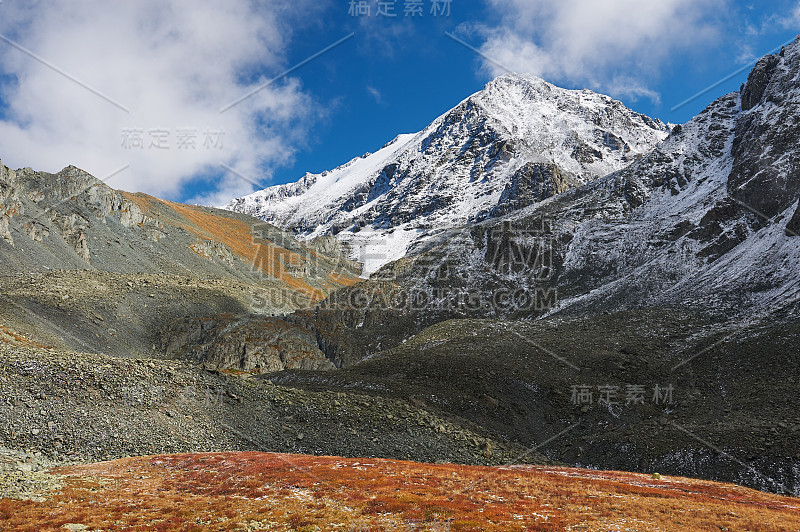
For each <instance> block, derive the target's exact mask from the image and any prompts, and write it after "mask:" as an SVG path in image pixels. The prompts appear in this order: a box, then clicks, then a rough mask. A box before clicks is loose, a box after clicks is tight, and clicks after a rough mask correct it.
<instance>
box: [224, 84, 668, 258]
mask: <svg viewBox="0 0 800 532" xmlns="http://www.w3.org/2000/svg"><path fill="white" fill-rule="evenodd" d="M667 132H668V128H667V127H666V126H665V125H664V124H663V123H661V122H660V121H658V120H653V119H650V118H648V117H646V116H644V115H641V114H638V113H635V112H633V111H631V110H630V109H627V108H626V107H625V106H623V105H622V104H621V103H620V102H618V101H615V100H612V99H611V98H609V97H607V96H603V95H600V94H596V93H594V92H591V91H588V90H582V91H569V90H565V89H561V88H558V87H556V86H554V85H551V84H549V83H547V82H545V81H543V80H541V79H539V78H535V77H532V76H520V75H516V74H509V75H505V76H501V77H499V78H497V79H495V80H494V81H492V82H490V83H489V84H488V85H486V87H485V88H484V89H483V90H482V91H481V92H478V93H476V94H474V95H472V96H470V97H469V98H467V99H466V100H464V101H463V102H461V103H460V104H459V105H458V106H456V107H455V108H454V109H452V110H451V111H449V112H447V113H445V114H444V115H442V116H441V117H439V118H437V119H436V120H435V121H434V122H433V123H432V124H431V125H430V126H428V127H427V128H425V129H424V130H423V131H421V132H420V133H417V134H413V135H400V136H399V137H397V138H396V139H395V140H393V141H392V142H390V143H389V144H387V145H386V146H384V147H383V148H382V149H381V150H379V151H378V152H377V153H374V154H367V155H365V156H363V157H359V158H356V159H354V160H352V161H350V162H349V163H347V164H345V165H343V166H340V167H339V168H336V169H335V170H332V171H330V172H323V173H322V174H318V175H317V174H306V175H305V176H304V177H303V178H302V179H300V180H299V181H298V182H296V183H292V184H288V185H279V186H275V187H270V188H268V189H265V190H263V191H260V192H257V193H255V194H252V195H250V196H246V197H243V198H238V199H236V200H233V201H232V202H231V203H229V204H228V205H227V206H226V208H228V209H231V210H234V211H237V212H243V213H247V214H251V215H253V216H257V217H259V218H261V219H263V220H266V221H269V222H271V223H274V224H276V225H277V226H279V227H282V228H285V229H288V230H292V231H294V232H295V233H296V234H297V235H299V236H301V237H303V238H312V237H315V236H319V235H326V234H330V235H336V236H337V237H338V238H339V239H340V240H341V241H342V242H345V243H348V244H349V245H350V247H351V253H352V254H351V257H352V258H355V259H357V260H359V261H360V262H363V263H365V268H366V271H367V272H370V273H371V272H373V271H375V270H376V269H378V268H379V267H380V266H382V265H383V264H386V263H387V262H389V261H391V260H395V259H399V258H401V257H403V256H404V255H405V254H406V252H407V250H408V248H409V247H411V246H412V245H413V244H414V242H417V241H419V240H424V239H425V238H427V237H429V236H430V235H434V234H437V233H439V232H441V231H442V230H445V229H448V228H452V227H457V226H462V225H464V224H466V223H468V222H474V221H479V220H483V219H486V218H492V217H499V216H502V215H504V214H507V213H509V212H512V211H514V210H517V209H520V208H523V207H526V206H528V205H531V204H533V203H536V202H539V201H542V200H545V199H547V198H549V197H552V196H554V195H557V194H560V193H562V192H564V191H566V190H568V189H570V188H572V187H575V186H579V185H582V184H585V183H587V182H590V181H593V180H594V179H596V178H598V177H601V176H604V175H606V174H609V173H611V172H613V171H616V170H619V169H621V168H623V167H625V166H627V165H628V164H630V163H631V162H633V161H635V160H636V159H637V158H638V157H640V156H642V155H645V154H647V153H648V152H649V151H650V150H651V149H653V147H654V146H655V145H656V144H657V143H658V142H659V141H660V140H662V139H663V138H664V137H665V136H666V135H667Z"/></svg>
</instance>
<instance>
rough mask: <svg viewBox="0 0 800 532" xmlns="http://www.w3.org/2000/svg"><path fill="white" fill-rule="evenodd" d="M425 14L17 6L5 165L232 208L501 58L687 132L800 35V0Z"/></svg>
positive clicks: (493, 2) (460, 0) (224, 6)
mask: <svg viewBox="0 0 800 532" xmlns="http://www.w3.org/2000/svg"><path fill="white" fill-rule="evenodd" d="M356 3H359V2H356ZM418 3H419V5H420V7H421V8H422V12H421V14H418V15H416V16H406V14H405V10H406V7H407V6H406V4H410V5H409V6H408V8H409V9H412V8H413V5H411V4H415V2H412V1H411V0H408V1H406V0H396V2H391V1H389V2H385V4H387V5H389V6H391V5H393V6H394V12H395V14H396V16H395V17H389V16H386V15H385V14H382V13H381V14H379V13H378V9H379V6H378V2H377V1H376V0H368V1H367V2H365V4H366V5H367V6H368V7H369V11H370V13H369V16H367V15H366V14H363V13H362V14H360V15H359V14H357V13H353V12H351V8H352V7H354V6H351V2H350V0H328V1H311V0H303V1H299V2H293V3H291V4H290V3H288V2H278V1H266V2H258V3H250V2H247V1H244V0H241V1H238V2H237V1H230V2H216V1H212V0H204V1H194V2H189V1H184V0H180V1H175V2H172V3H171V4H170V7H168V8H167V7H164V4H165V3H163V2H161V3H158V2H155V0H142V1H141V2H135V3H134V2H130V3H123V2H106V1H103V2H101V1H100V0H85V1H83V2H78V3H73V2H67V1H66V0H63V1H62V0H57V1H51V2H37V1H33V2H21V1H15V0H4V2H2V3H0V35H2V36H3V37H4V39H3V42H0V158H2V160H3V162H4V163H5V164H7V165H9V166H12V167H22V166H32V167H35V168H37V169H43V170H49V171H56V170H58V169H60V168H62V167H64V166H66V165H68V164H75V165H77V166H79V167H81V168H84V169H86V170H87V171H89V172H91V173H93V174H94V175H97V176H98V177H100V178H106V177H107V176H111V177H110V178H108V182H109V184H110V185H111V186H115V187H118V188H123V189H126V190H136V191H144V192H148V193H152V194H155V195H159V196H161V197H166V198H169V199H173V200H179V201H191V202H200V203H208V204H219V203H221V202H222V201H224V200H225V199H227V198H230V197H233V196H235V195H240V194H244V193H248V192H250V191H252V190H255V189H257V188H259V187H257V186H256V185H255V183H257V184H260V185H264V186H266V185H271V184H280V183H285V182H289V181H294V180H296V179H298V178H299V177H300V176H302V175H303V173H304V172H306V171H311V172H320V171H323V170H326V169H331V168H333V167H335V166H337V165H339V164H342V163H344V162H346V161H348V160H349V159H351V158H352V157H355V156H358V155H361V154H363V153H364V152H367V151H374V150H377V149H378V148H380V147H381V146H382V145H383V144H385V143H386V142H388V141H389V140H391V139H392V138H393V137H394V136H395V135H397V134H399V133H408V132H415V131H418V130H420V129H422V128H423V127H425V126H426V125H427V124H428V123H430V122H431V121H432V120H433V119H434V118H436V117H437V116H438V115H440V114H442V113H444V112H445V111H447V110H448V109H450V108H451V107H453V106H454V105H456V104H457V103H458V102H459V101H460V100H462V99H463V98H465V97H467V96H469V95H470V94H472V93H473V92H476V91H478V90H480V89H481V88H482V87H483V85H484V84H485V83H486V82H487V81H489V80H490V79H492V78H493V77H494V76H496V75H498V74H500V73H502V71H503V68H501V67H499V66H498V64H501V65H503V66H504V67H507V68H509V69H512V70H518V71H523V72H528V73H532V74H535V75H539V76H541V77H543V78H545V79H547V80H548V81H550V82H552V83H555V84H558V85H560V86H564V87H568V88H590V89H593V90H596V91H598V92H603V93H606V94H610V95H611V96H613V97H615V98H618V99H620V100H622V101H623V102H624V103H625V104H626V105H628V106H629V107H631V108H633V109H635V110H636V111H639V112H642V113H645V114H647V115H650V116H653V117H657V118H660V119H662V120H664V121H665V122H667V121H668V122H673V123H680V122H685V121H686V120H688V119H690V118H691V117H692V116H694V115H695V114H697V113H698V112H699V111H700V110H702V109H703V108H704V107H705V106H706V105H707V104H708V103H709V102H711V101H712V100H713V99H714V98H716V97H718V96H720V95H723V94H725V93H727V92H730V91H733V90H738V88H739V86H740V84H741V83H742V82H743V81H744V80H745V79H746V76H747V70H744V71H742V72H740V73H739V74H738V75H736V76H734V77H732V78H731V79H730V80H728V81H727V82H725V83H723V84H721V85H719V86H717V87H715V88H713V89H711V90H710V91H709V92H708V93H706V94H704V95H702V96H700V97H698V98H697V99H695V100H693V101H691V102H690V103H688V104H686V105H683V106H681V107H680V108H678V109H675V110H673V107H674V106H676V105H677V104H679V103H680V102H682V101H684V100H686V99H687V98H689V97H690V96H692V95H694V94H696V93H698V92H700V91H702V90H703V89H705V88H707V87H709V86H710V85H712V84H714V83H716V82H717V81H719V80H720V79H722V78H724V77H726V76H728V75H729V74H731V73H732V72H735V71H737V70H739V69H741V68H743V67H745V66H747V65H748V64H750V63H752V62H753V61H754V60H756V59H757V58H758V57H760V56H761V55H763V54H765V53H766V52H769V51H771V50H773V49H774V48H776V47H778V46H780V45H781V44H782V43H784V42H786V41H790V40H792V39H793V38H794V37H795V36H796V35H797V34H798V33H800V3H799V2H798V1H797V0H778V1H774V2H769V3H766V2H764V3H760V4H755V3H752V2H736V1H726V0H694V1H691V2H689V1H686V0H660V1H659V2H645V3H642V2H635V1H631V0H617V1H608V2H596V1H595V0H565V1H563V2H560V3H553V2H540V1H538V0H483V1H479V0H472V1H470V0H452V2H450V5H449V13H447V12H446V11H447V6H446V5H445V4H446V2H440V3H441V5H440V6H439V11H438V12H437V14H436V16H434V15H433V14H432V13H431V10H432V7H433V6H432V4H433V0H422V2H418ZM362 9H364V8H362ZM443 11H444V12H443ZM448 33H449V34H450V35H452V36H455V37H457V38H458V39H459V40H461V41H463V42H464V43H467V44H469V45H470V46H472V47H474V48H475V49H477V50H478V51H480V53H481V54H483V55H480V54H478V53H476V52H475V51H472V50H470V49H469V48H467V47H466V46H464V45H463V44H462V43H459V42H456V40H454V39H453V38H451V37H450V36H448V35H447V34H448ZM351 34H353V36H352V37H350V38H348V39H346V40H344V41H343V42H341V43H340V44H339V45H337V46H335V47H334V48H332V49H330V50H329V51H327V52H325V53H324V54H321V55H319V56H318V57H316V58H314V59H313V60H311V61H308V62H307V63H305V64H304V65H302V66H300V67H299V68H296V69H294V70H292V72H291V73H289V74H288V75H287V76H285V77H281V78H279V79H278V80H277V81H275V82H273V83H269V84H267V82H268V81H269V80H272V79H274V78H275V77H276V76H280V75H281V74H282V73H284V72H285V71H286V70H287V69H290V68H292V67H294V66H296V65H297V64H298V63H301V62H303V61H304V60H306V59H307V58H309V57H312V56H314V55H316V54H318V53H319V52H320V51H321V50H323V49H325V48H326V47H328V46H330V45H331V44H332V43H335V42H337V41H340V40H342V39H343V38H345V37H347V36H349V35H351ZM265 85H266V87H265V88H264V89H262V90H260V91H258V92H257V93H256V94H255V95H254V96H252V97H251V98H248V99H246V100H244V101H242V102H241V103H240V104H238V105H235V106H233V107H231V108H230V109H229V110H227V111H226V112H225V113H222V114H220V112H219V111H220V109H221V108H222V107H223V106H226V105H229V104H230V103H232V102H234V101H235V100H236V99H238V98H240V97H241V96H243V95H245V94H247V93H248V92H251V91H253V90H255V89H258V88H259V87H263V86H265ZM137 135H139V136H140V138H139V141H140V143H142V144H143V145H138V144H136V140H135V139H136V138H137ZM181 137H182V138H183V142H184V145H183V146H180V143H181ZM159 138H160V139H161V141H163V143H162V144H163V145H161V146H159V142H161V141H159ZM187 141H188V144H187ZM126 143H127V145H126ZM179 146H180V147H179Z"/></svg>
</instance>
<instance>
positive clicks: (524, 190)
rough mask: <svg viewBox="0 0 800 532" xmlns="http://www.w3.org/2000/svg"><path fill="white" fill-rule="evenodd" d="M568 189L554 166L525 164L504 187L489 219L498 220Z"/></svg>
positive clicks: (566, 183) (561, 175) (565, 180)
mask: <svg viewBox="0 0 800 532" xmlns="http://www.w3.org/2000/svg"><path fill="white" fill-rule="evenodd" d="M569 188H570V185H569V181H568V179H567V178H566V177H565V176H564V174H563V173H562V172H561V169H560V168H559V167H558V166H556V165H555V164H544V163H527V164H525V165H524V166H523V167H522V168H520V169H519V170H517V171H516V172H515V173H514V175H513V176H512V177H511V182H510V183H508V184H507V185H506V188H505V189H504V190H503V193H502V194H501V195H500V200H499V201H498V202H497V206H496V207H495V208H494V209H492V210H491V211H490V212H489V216H488V217H490V218H499V217H501V216H503V215H505V214H508V213H510V212H512V211H517V210H520V209H522V208H524V207H528V206H530V205H533V204H534V203H536V202H539V201H542V200H546V199H547V198H551V197H553V196H555V195H557V194H561V193H562V192H566V191H567V190H568V189H569Z"/></svg>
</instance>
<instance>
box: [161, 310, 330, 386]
mask: <svg viewBox="0 0 800 532" xmlns="http://www.w3.org/2000/svg"><path fill="white" fill-rule="evenodd" d="M161 342H162V348H163V350H164V352H165V353H166V354H167V355H170V356H178V357H181V358H189V359H191V360H194V361H196V362H198V363H201V364H203V365H204V366H205V367H209V368H213V369H230V370H237V371H246V372H250V373H270V372H275V371H282V370H284V369H306V370H329V369H334V368H335V366H334V365H333V363H332V362H331V361H330V360H328V359H327V358H325V355H324V354H323V353H322V351H320V350H319V349H318V348H317V339H316V337H315V336H314V334H313V333H312V332H311V331H309V330H308V329H306V328H303V327H301V326H299V325H295V324H292V323H288V322H286V321H283V320H281V319H278V318H265V317H260V318H258V317H243V318H237V317H234V316H215V317H213V318H195V319H187V320H178V321H176V322H174V323H172V324H171V325H170V326H169V327H167V328H166V329H165V330H164V331H162V339H161Z"/></svg>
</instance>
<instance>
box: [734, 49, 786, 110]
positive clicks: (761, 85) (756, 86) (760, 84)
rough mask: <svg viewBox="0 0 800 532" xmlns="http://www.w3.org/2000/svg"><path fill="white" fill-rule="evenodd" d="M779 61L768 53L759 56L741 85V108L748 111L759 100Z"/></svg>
mask: <svg viewBox="0 0 800 532" xmlns="http://www.w3.org/2000/svg"><path fill="white" fill-rule="evenodd" d="M779 62H780V58H779V57H778V56H776V55H768V56H766V57H763V58H761V59H760V60H759V61H758V63H756V66H755V67H754V68H753V70H751V71H750V74H749V75H748V76H747V83H745V84H744V85H743V86H742V89H741V93H742V110H743V111H749V110H750V109H752V108H753V107H755V106H756V105H758V104H759V103H760V102H761V98H762V97H763V96H764V91H766V90H767V85H768V84H769V81H770V78H771V77H772V74H773V72H775V67H776V66H777V65H778V63H779Z"/></svg>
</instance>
